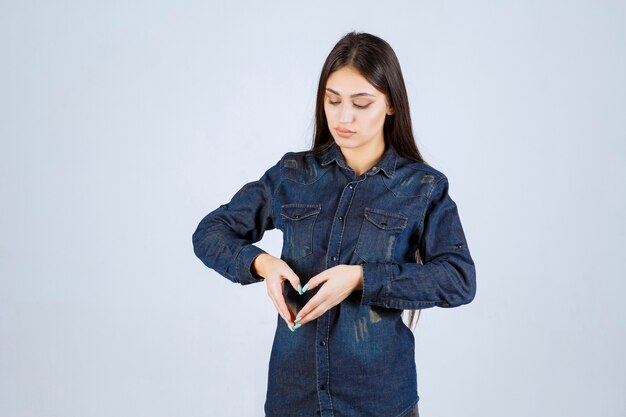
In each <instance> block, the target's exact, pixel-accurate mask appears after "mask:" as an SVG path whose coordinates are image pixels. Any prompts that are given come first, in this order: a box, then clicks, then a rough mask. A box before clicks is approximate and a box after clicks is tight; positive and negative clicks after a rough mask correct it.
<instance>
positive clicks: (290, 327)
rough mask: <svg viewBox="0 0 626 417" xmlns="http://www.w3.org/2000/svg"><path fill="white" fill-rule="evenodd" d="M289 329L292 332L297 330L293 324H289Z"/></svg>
mask: <svg viewBox="0 0 626 417" xmlns="http://www.w3.org/2000/svg"><path fill="white" fill-rule="evenodd" d="M287 327H289V330H291V331H292V332H293V331H294V330H295V329H294V328H293V326H292V325H291V324H289V323H287Z"/></svg>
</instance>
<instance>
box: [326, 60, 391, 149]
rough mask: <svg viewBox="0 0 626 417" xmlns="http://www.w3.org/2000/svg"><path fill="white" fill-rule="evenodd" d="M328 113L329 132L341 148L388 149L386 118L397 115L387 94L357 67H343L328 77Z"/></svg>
mask: <svg viewBox="0 0 626 417" xmlns="http://www.w3.org/2000/svg"><path fill="white" fill-rule="evenodd" d="M324 112H325V113H326V120H327V121H328V129H329V130H330V133H331V134H332V135H333V138H334V139H335V142H336V143H337V145H338V146H340V147H341V148H347V149H355V150H356V149H364V150H366V149H372V150H374V149H380V147H381V146H382V147H383V148H384V143H385V142H384V136H383V126H384V123H385V117H387V115H388V114H393V109H392V108H391V107H390V106H389V104H388V102H387V97H386V96H385V94H384V93H382V92H381V91H379V90H377V89H376V88H375V87H374V86H373V85H372V84H370V83H369V82H368V81H367V80H366V79H365V77H363V76H362V75H361V74H360V73H359V72H358V71H357V70H356V69H354V68H353V67H343V68H340V69H338V70H337V71H335V72H333V73H332V74H330V76H329V77H328V80H327V82H326V97H325V99H324Z"/></svg>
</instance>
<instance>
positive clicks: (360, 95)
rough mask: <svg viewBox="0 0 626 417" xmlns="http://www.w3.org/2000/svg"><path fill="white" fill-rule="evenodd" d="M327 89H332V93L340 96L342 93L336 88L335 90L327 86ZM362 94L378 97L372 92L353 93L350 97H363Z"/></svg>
mask: <svg viewBox="0 0 626 417" xmlns="http://www.w3.org/2000/svg"><path fill="white" fill-rule="evenodd" d="M326 91H330V92H331V93H333V94H336V95H338V96H340V95H341V94H339V93H338V92H336V91H335V90H333V89H332V88H327V89H326ZM362 96H368V97H376V96H375V95H374V94H370V93H356V94H352V95H351V96H350V97H362Z"/></svg>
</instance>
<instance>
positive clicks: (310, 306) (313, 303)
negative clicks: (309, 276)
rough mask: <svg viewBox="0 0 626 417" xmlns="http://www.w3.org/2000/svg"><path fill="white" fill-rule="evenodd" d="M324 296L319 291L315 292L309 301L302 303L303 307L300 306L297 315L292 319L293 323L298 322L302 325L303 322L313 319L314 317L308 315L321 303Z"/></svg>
mask: <svg viewBox="0 0 626 417" xmlns="http://www.w3.org/2000/svg"><path fill="white" fill-rule="evenodd" d="M325 298H326V297H325V296H324V295H323V294H321V293H320V292H318V293H317V294H315V296H314V297H313V298H311V299H310V300H309V302H308V303H306V304H305V305H304V307H302V309H301V310H300V311H298V315H297V316H296V319H295V320H294V323H298V324H303V325H304V324H306V323H308V322H310V321H312V320H314V318H311V317H309V315H310V313H311V312H312V311H313V310H315V309H316V308H317V307H318V306H319V305H320V304H322V302H323V301H324V300H325ZM296 320H297V321H296Z"/></svg>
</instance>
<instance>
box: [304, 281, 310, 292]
mask: <svg viewBox="0 0 626 417" xmlns="http://www.w3.org/2000/svg"><path fill="white" fill-rule="evenodd" d="M308 289H309V283H308V282H307V283H306V284H304V287H302V294H304V293H305V292H306V290H308Z"/></svg>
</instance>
